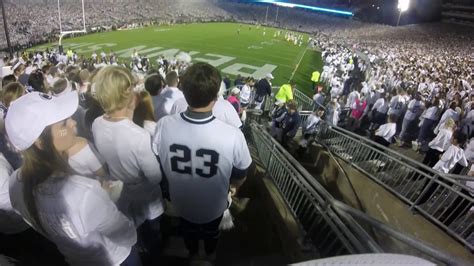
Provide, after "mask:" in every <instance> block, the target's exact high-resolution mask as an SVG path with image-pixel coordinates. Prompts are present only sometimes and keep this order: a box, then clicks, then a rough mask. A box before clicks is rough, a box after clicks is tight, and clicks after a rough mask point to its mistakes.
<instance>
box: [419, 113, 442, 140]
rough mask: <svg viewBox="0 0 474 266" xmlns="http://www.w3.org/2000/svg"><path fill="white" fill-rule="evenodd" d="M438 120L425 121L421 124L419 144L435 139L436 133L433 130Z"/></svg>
mask: <svg viewBox="0 0 474 266" xmlns="http://www.w3.org/2000/svg"><path fill="white" fill-rule="evenodd" d="M436 122H438V121H436V120H431V119H426V118H425V119H424V120H423V124H421V128H420V133H419V134H418V142H420V143H421V142H423V141H428V140H430V139H432V138H433V136H434V132H433V129H434V128H435V126H436Z"/></svg>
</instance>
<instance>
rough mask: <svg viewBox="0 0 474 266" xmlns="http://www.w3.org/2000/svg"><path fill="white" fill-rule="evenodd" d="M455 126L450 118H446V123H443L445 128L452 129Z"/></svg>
mask: <svg viewBox="0 0 474 266" xmlns="http://www.w3.org/2000/svg"><path fill="white" fill-rule="evenodd" d="M455 126H456V122H455V121H454V120H453V119H452V118H448V119H447V120H446V122H444V127H445V128H450V129H453V128H454V127H455Z"/></svg>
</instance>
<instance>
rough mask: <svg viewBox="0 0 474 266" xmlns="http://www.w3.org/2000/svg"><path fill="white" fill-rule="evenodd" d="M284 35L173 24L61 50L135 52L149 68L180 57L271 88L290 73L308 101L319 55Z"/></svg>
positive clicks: (232, 26)
mask: <svg viewBox="0 0 474 266" xmlns="http://www.w3.org/2000/svg"><path fill="white" fill-rule="evenodd" d="M278 31H280V35H279V36H278V35H277V34H276V33H277V32H278ZM285 33H287V31H286V30H283V29H275V28H266V27H262V26H260V27H257V26H254V25H252V26H250V25H247V24H236V23H200V24H179V25H171V26H152V27H147V28H140V29H132V30H117V31H111V32H104V33H94V34H89V35H85V36H81V37H77V38H69V39H65V40H63V45H64V47H65V49H68V48H71V49H73V50H75V51H77V53H78V54H79V55H81V54H82V55H86V56H90V55H91V54H92V53H93V52H94V51H96V52H97V54H99V53H100V52H101V51H102V50H104V51H105V52H106V53H107V54H109V53H110V51H111V50H113V51H114V52H115V53H116V55H118V57H119V59H120V60H121V61H122V62H127V63H128V62H129V61H130V56H131V54H132V53H133V51H134V50H137V51H138V53H139V54H141V55H146V56H147V57H148V58H149V59H150V60H151V62H152V64H153V65H155V66H156V58H158V57H159V56H162V55H163V56H165V57H173V56H174V55H176V54H177V53H179V52H180V51H183V52H187V53H189V54H190V55H191V56H192V59H193V61H195V62H196V61H203V62H208V63H210V64H212V65H213V66H215V67H217V68H219V69H220V70H221V72H222V74H223V75H228V76H229V77H231V78H233V77H235V76H236V75H237V74H240V75H242V76H253V77H255V78H262V77H263V76H264V75H265V74H266V73H269V72H271V73H272V74H273V76H274V77H275V79H274V80H273V85H275V86H278V85H281V84H284V83H287V82H289V81H290V78H291V76H292V74H293V72H294V71H295V69H296V72H295V73H294V77H293V81H295V82H296V84H297V87H298V88H299V89H300V90H302V91H304V92H306V93H307V94H309V95H310V94H311V81H310V77H311V73H312V72H313V71H315V70H319V71H322V62H321V54H320V52H318V51H315V50H312V49H311V48H308V38H309V36H307V35H306V34H303V35H304V39H303V43H302V45H301V46H299V45H295V44H294V43H291V42H288V41H287V40H285ZM295 34H298V35H301V33H295ZM47 46H48V45H42V46H40V47H39V48H40V49H43V48H45V47H47ZM33 49H38V47H35V48H33Z"/></svg>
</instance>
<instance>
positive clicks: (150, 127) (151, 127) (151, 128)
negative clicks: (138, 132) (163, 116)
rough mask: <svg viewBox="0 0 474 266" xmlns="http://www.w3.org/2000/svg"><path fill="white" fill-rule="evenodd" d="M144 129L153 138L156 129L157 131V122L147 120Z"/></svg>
mask: <svg viewBox="0 0 474 266" xmlns="http://www.w3.org/2000/svg"><path fill="white" fill-rule="evenodd" d="M143 129H145V131H146V132H148V134H150V136H153V134H155V129H156V122H155V121H150V120H145V121H144V122H143Z"/></svg>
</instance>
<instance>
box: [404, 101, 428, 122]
mask: <svg viewBox="0 0 474 266" xmlns="http://www.w3.org/2000/svg"><path fill="white" fill-rule="evenodd" d="M423 110H425V104H424V103H423V102H422V101H417V100H416V99H413V100H411V101H410V102H409V103H408V110H407V112H406V113H405V119H407V120H410V121H412V120H415V119H416V118H417V117H420V115H421V114H422V113H423Z"/></svg>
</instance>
